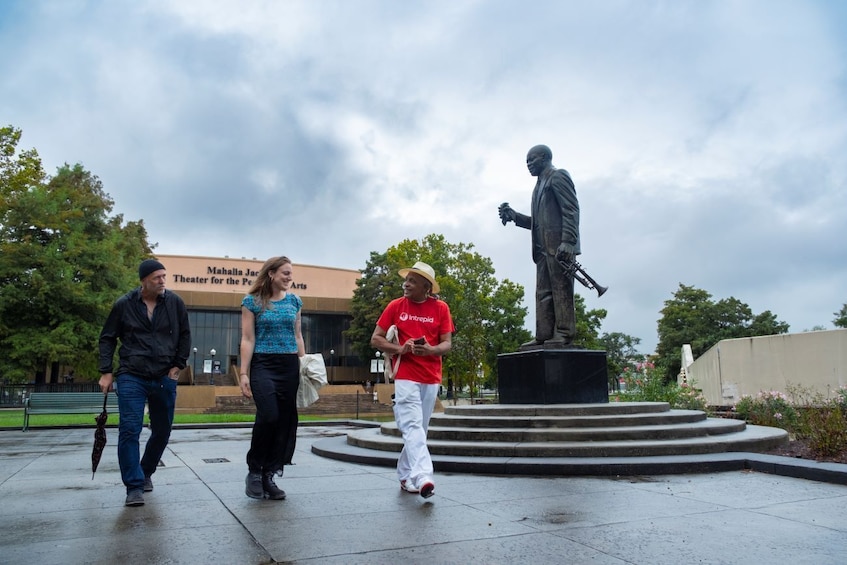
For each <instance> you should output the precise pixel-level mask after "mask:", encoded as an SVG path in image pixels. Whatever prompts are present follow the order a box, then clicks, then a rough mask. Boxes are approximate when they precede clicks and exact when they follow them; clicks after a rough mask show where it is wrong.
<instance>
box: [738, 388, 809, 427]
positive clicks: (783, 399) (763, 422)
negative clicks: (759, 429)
mask: <svg viewBox="0 0 847 565" xmlns="http://www.w3.org/2000/svg"><path fill="white" fill-rule="evenodd" d="M735 412H736V413H737V414H738V415H739V416H741V417H742V418H743V419H744V420H746V421H747V422H748V423H750V424H753V425H756V426H771V427H774V428H782V429H784V430H786V431H788V432H793V431H795V430H797V426H798V424H799V418H798V416H797V411H796V410H795V409H794V407H793V406H792V405H791V404H789V402H788V397H787V396H786V395H784V394H783V393H781V392H779V391H776V390H769V391H760V392H759V394H758V395H757V396H755V397H752V396H750V395H749V394H745V395H744V396H743V397H741V400H739V401H738V403H737V404H736V405H735Z"/></svg>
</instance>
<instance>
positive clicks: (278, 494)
mask: <svg viewBox="0 0 847 565" xmlns="http://www.w3.org/2000/svg"><path fill="white" fill-rule="evenodd" d="M275 474H276V473H273V472H265V473H262V489H264V491H265V496H267V497H268V498H270V499H271V500H285V491H284V490H282V489H281V488H279V487H278V486H276V483H275V482H274V475H275Z"/></svg>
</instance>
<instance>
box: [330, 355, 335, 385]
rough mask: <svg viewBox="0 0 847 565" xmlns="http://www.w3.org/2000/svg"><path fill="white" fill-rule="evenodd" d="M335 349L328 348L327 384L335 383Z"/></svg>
mask: <svg viewBox="0 0 847 565" xmlns="http://www.w3.org/2000/svg"><path fill="white" fill-rule="evenodd" d="M334 359H335V350H334V349H330V350H329V371H330V372H329V384H331V385H334V384H335V361H334Z"/></svg>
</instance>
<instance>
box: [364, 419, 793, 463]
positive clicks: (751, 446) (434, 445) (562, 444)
mask: <svg viewBox="0 0 847 565" xmlns="http://www.w3.org/2000/svg"><path fill="white" fill-rule="evenodd" d="M787 441H788V434H787V433H786V432H785V431H784V430H781V429H779V428H768V427H763V426H746V427H745V428H744V429H743V430H742V431H738V432H734V433H724V434H720V435H706V436H699V437H687V438H675V439H628V440H606V441H536V442H520V441H473V440H468V441H450V440H428V441H427V446H428V447H429V451H430V453H431V454H433V455H451V456H464V457H645V456H664V455H691V454H698V453H722V452H726V451H753V452H761V451H767V450H769V449H771V448H773V447H777V446H779V445H783V444H784V443H785V442H787ZM347 443H348V444H350V445H351V446H354V447H362V448H365V449H370V450H376V451H390V452H400V451H401V450H402V448H403V440H402V438H400V437H397V436H393V435H386V434H384V433H383V432H382V429H365V430H354V431H352V432H350V433H348V434H347Z"/></svg>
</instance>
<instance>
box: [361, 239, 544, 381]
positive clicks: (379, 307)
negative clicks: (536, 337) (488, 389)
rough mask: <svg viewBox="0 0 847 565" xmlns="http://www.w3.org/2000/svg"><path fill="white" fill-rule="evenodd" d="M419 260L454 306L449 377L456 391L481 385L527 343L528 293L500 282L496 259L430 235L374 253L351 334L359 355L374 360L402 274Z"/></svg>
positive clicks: (363, 280) (447, 367) (363, 279)
mask: <svg viewBox="0 0 847 565" xmlns="http://www.w3.org/2000/svg"><path fill="white" fill-rule="evenodd" d="M416 261H423V262H425V263H428V264H429V265H430V266H432V268H433V269H435V272H436V276H437V277H438V282H439V285H440V286H441V292H440V296H441V298H442V299H444V300H445V301H446V302H447V303H448V304H449V305H450V311H451V313H452V315H453V322H454V323H455V325H456V333H455V334H454V335H453V349H452V351H451V353H450V354H449V355H447V356H446V357H445V359H444V375H445V377H446V379H447V380H448V382H449V383H452V384H453V385H454V387H461V386H465V385H470V386H471V388H472V389H473V388H476V387H478V386H479V385H480V384H482V383H481V382H480V380H479V375H480V374H483V375H486V374H490V371H491V369H492V367H494V366H495V365H496V363H495V362H496V356H497V354H498V353H502V352H504V351H507V350H513V349H511V346H516V345H517V344H518V343H520V342H521V340H528V339H529V337H528V336H527V333H528V332H526V330H524V329H523V321H524V318H525V316H526V309H525V308H524V307H523V306H521V301H522V296H523V289H522V288H521V287H520V285H517V284H515V283H513V282H510V281H508V280H506V281H504V282H502V283H498V281H497V279H496V278H495V277H494V267H493V265H492V263H491V260H490V259H488V258H485V257H482V256H481V255H479V254H478V253H476V252H475V251H473V245H470V244H464V243H459V244H452V243H449V242H447V241H446V240H445V238H444V236H442V235H437V234H430V235H428V236H426V237H425V238H423V239H422V240H420V241H418V240H408V239H407V240H404V241H401V242H400V243H398V244H397V245H396V246H394V247H391V248H389V249H388V250H387V251H386V252H385V253H377V252H372V253H371V257H370V259H369V261H368V264H367V265H366V266H365V269H364V270H363V272H362V277H361V279H359V281H358V282H357V288H356V290H355V291H354V292H353V300H352V306H351V311H352V314H353V319H352V321H351V323H350V328H349V329H348V330H347V331H346V334H345V335H346V336H347V338H348V339H349V340H350V341H351V344H352V347H353V349H354V351H356V353H357V354H358V355H359V357H360V358H362V359H370V358H371V357H373V355H374V350H373V348H371V346H370V337H371V334H372V333H373V329H374V327H375V326H376V321H377V319H378V318H379V315H380V314H381V313H382V311H383V309H384V308H385V306H386V305H387V304H388V303H389V302H390V301H391V300H393V299H395V298H397V297H399V296H402V293H403V290H402V284H403V281H402V279H401V278H400V276H399V275H398V274H397V271H399V270H400V269H401V268H403V267H408V266H410V265H412V264H414V263H415V262H416Z"/></svg>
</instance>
